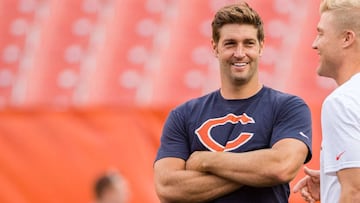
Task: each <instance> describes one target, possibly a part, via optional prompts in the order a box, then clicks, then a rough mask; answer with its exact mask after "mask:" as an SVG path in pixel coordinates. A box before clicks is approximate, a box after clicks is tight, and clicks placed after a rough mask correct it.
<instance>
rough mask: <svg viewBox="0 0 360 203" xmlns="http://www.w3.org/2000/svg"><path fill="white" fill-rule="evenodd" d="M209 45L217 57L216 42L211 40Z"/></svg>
mask: <svg viewBox="0 0 360 203" xmlns="http://www.w3.org/2000/svg"><path fill="white" fill-rule="evenodd" d="M211 47H212V49H213V52H214V55H215V57H218V56H219V50H218V46H217V43H216V42H215V41H214V40H211Z"/></svg>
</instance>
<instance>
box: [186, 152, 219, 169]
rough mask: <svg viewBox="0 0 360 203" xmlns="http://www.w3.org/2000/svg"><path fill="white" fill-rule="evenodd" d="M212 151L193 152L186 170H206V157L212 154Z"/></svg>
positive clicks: (187, 162)
mask: <svg viewBox="0 0 360 203" xmlns="http://www.w3.org/2000/svg"><path fill="white" fill-rule="evenodd" d="M211 153H214V152H210V151H196V152H193V153H192V154H191V156H190V157H189V159H188V160H187V161H186V170H193V171H199V172H206V170H205V168H206V166H205V165H204V163H205V161H204V160H205V159H207V158H209V157H210V156H211Z"/></svg>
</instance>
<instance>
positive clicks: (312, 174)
mask: <svg viewBox="0 0 360 203" xmlns="http://www.w3.org/2000/svg"><path fill="white" fill-rule="evenodd" d="M320 13H321V15H320V20H319V23H318V26H317V31H318V34H317V37H316V39H315V40H314V42H313V45H312V48H313V49H315V50H316V51H317V52H318V54H319V59H320V60H319V66H318V68H317V73H318V74H319V75H320V76H323V77H328V78H332V79H333V80H335V81H336V83H337V84H338V87H337V88H336V89H335V90H334V91H333V92H332V93H331V94H330V95H329V96H328V97H327V98H326V99H325V100H324V102H323V105H322V111H321V128H322V142H321V153H320V157H321V158H320V170H312V169H308V168H305V173H306V174H307V175H306V176H305V177H304V178H303V179H301V180H300V181H299V182H298V183H297V184H296V185H295V186H294V192H301V195H302V197H303V198H304V200H305V201H307V202H310V203H314V202H316V201H318V200H321V202H325V203H328V202H336V203H358V202H360V89H359V88H360V21H359V19H360V1H359V0H322V1H321V4H320Z"/></svg>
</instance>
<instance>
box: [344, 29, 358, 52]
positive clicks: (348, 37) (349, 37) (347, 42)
mask: <svg viewBox="0 0 360 203" xmlns="http://www.w3.org/2000/svg"><path fill="white" fill-rule="evenodd" d="M355 39H356V33H355V32H354V31H353V30H345V31H344V34H343V48H347V47H349V46H351V45H352V44H353V43H354V41H355Z"/></svg>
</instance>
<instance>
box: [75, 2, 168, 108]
mask: <svg viewBox="0 0 360 203" xmlns="http://www.w3.org/2000/svg"><path fill="white" fill-rule="evenodd" d="M167 6H168V1H165V0H121V1H115V3H114V5H113V14H112V15H111V16H110V17H109V18H108V19H107V21H106V25H105V28H104V30H103V32H104V33H103V35H104V41H103V42H102V45H101V46H100V47H99V49H98V52H97V53H96V54H95V58H96V60H95V62H94V63H93V65H94V64H95V67H93V68H92V69H91V71H89V72H88V73H87V75H86V76H84V81H83V82H84V83H83V85H84V88H83V89H82V91H79V92H78V93H79V94H80V95H77V96H78V97H77V98H78V99H77V101H78V102H79V103H82V104H85V105H86V104H90V105H129V104H130V105H133V104H138V105H140V104H141V103H143V101H142V100H145V97H147V94H148V92H147V91H144V90H143V89H144V88H146V85H147V84H146V77H145V75H146V73H147V72H149V71H152V70H149V68H148V64H149V63H150V61H151V60H152V57H153V56H152V54H153V52H154V49H155V47H156V46H155V45H154V43H155V41H154V40H155V39H154V38H155V34H156V33H157V32H158V30H159V28H160V26H161V24H162V21H163V13H164V11H165V9H166V8H167Z"/></svg>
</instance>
